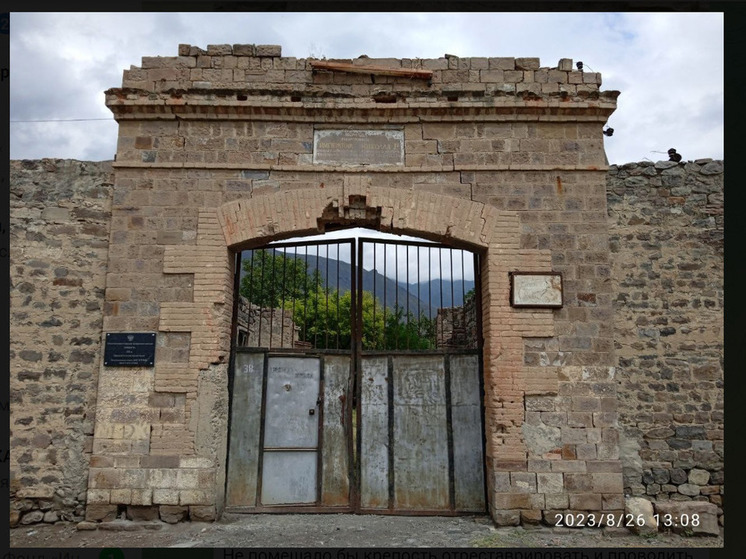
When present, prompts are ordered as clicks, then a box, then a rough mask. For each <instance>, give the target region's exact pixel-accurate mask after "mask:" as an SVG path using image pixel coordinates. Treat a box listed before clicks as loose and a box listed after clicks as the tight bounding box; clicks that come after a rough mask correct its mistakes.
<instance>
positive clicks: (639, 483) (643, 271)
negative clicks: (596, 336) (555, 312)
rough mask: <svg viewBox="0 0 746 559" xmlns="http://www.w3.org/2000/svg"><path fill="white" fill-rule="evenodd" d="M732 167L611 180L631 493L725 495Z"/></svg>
mask: <svg viewBox="0 0 746 559" xmlns="http://www.w3.org/2000/svg"><path fill="white" fill-rule="evenodd" d="M721 164H722V162H714V161H706V160H699V161H698V162H695V163H683V162H682V163H676V162H669V161H659V162H658V163H656V164H650V162H647V163H645V164H643V163H640V164H632V165H623V166H612V168H611V169H610V172H609V174H608V175H607V203H608V207H609V216H610V219H611V223H612V229H611V235H610V248H611V257H612V262H613V273H612V276H611V277H612V281H613V283H614V285H613V289H612V290H613V291H614V293H615V295H614V297H615V300H614V307H615V308H614V323H615V334H614V343H615V346H616V354H617V360H618V367H617V377H618V378H619V379H620V380H622V381H623V382H624V385H625V387H626V388H625V389H624V390H620V391H619V404H620V405H619V423H620V425H621V427H622V433H623V434H624V436H623V437H622V438H621V439H622V440H623V441H635V444H626V442H625V444H623V445H622V446H621V447H620V449H621V451H622V455H621V457H622V461H623V463H624V466H625V477H624V481H625V492H626V493H630V494H634V495H640V494H647V495H651V496H653V495H654V496H655V497H656V498H657V499H665V498H671V499H690V498H692V497H700V496H701V490H700V488H702V489H705V493H707V492H709V491H710V489H709V485H708V484H712V485H717V481H716V479H717V478H715V479H708V474H709V473H710V471H712V472H718V471H722V461H723V446H722V442H721V440H722V437H723V421H722V418H723V415H722V414H723V385H722V379H723V366H722V364H723V336H722V321H723V294H724V293H723V239H724V237H723V219H722V210H723V199H722V198H720V197H719V196H718V195H719V194H721V193H722V192H723V175H722V173H719V172H717V171H718V170H721V169H722V165H721ZM707 165H710V166H711V167H710V168H709V169H708V173H704V172H702V170H703V169H704V166H707ZM710 170H711V171H712V172H711V174H710ZM711 196H712V197H711ZM682 246H691V247H696V249H694V248H693V250H681V249H680V248H676V247H682ZM693 390H696V393H697V398H696V399H692V398H687V397H686V396H685V395H687V394H690V393H692V391H693ZM682 397H684V399H682ZM640 466H642V468H641V467H640ZM667 475H668V479H666V477H667ZM713 475H714V474H713ZM711 477H712V476H711Z"/></svg>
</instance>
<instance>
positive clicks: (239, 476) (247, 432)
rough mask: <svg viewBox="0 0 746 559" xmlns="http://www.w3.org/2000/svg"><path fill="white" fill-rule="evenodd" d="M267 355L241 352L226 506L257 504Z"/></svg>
mask: <svg viewBox="0 0 746 559" xmlns="http://www.w3.org/2000/svg"><path fill="white" fill-rule="evenodd" d="M263 372H264V354H262V353H254V354H248V353H237V354H236V360H235V370H234V379H233V409H232V413H231V438H230V456H229V459H228V487H227V495H226V505H228V506H231V505H243V506H255V505H256V489H257V475H258V468H259V429H260V424H261V410H262V379H263Z"/></svg>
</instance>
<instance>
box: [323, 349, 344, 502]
mask: <svg viewBox="0 0 746 559" xmlns="http://www.w3.org/2000/svg"><path fill="white" fill-rule="evenodd" d="M349 383H350V356H349V355H325V356H324V397H323V399H322V404H323V417H324V427H323V432H322V441H323V452H322V455H321V463H322V468H321V475H322V478H321V505H322V506H330V507H333V506H347V505H349V504H350V467H351V464H350V453H349V451H348V449H349V444H350V441H349V439H348V436H349V435H351V427H350V422H351V418H350V417H349V415H350V414H349V401H348V400H349V398H348V394H349V393H350V387H349Z"/></svg>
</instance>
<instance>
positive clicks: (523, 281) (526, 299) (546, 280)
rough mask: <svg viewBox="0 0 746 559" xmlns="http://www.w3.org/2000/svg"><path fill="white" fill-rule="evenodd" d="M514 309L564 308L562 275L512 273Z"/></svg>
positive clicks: (511, 292) (511, 302) (511, 290)
mask: <svg viewBox="0 0 746 559" xmlns="http://www.w3.org/2000/svg"><path fill="white" fill-rule="evenodd" d="M510 305H511V306H512V307H549V308H559V307H561V306H562V275H561V274H559V273H557V272H512V273H511V274H510Z"/></svg>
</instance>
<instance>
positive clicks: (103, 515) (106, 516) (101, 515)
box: [85, 505, 117, 522]
mask: <svg viewBox="0 0 746 559" xmlns="http://www.w3.org/2000/svg"><path fill="white" fill-rule="evenodd" d="M116 517H117V506H116V505H88V506H87V507H86V509H85V519H86V520H88V521H90V522H93V521H104V522H109V521H111V520H114V519H115V518H116Z"/></svg>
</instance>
